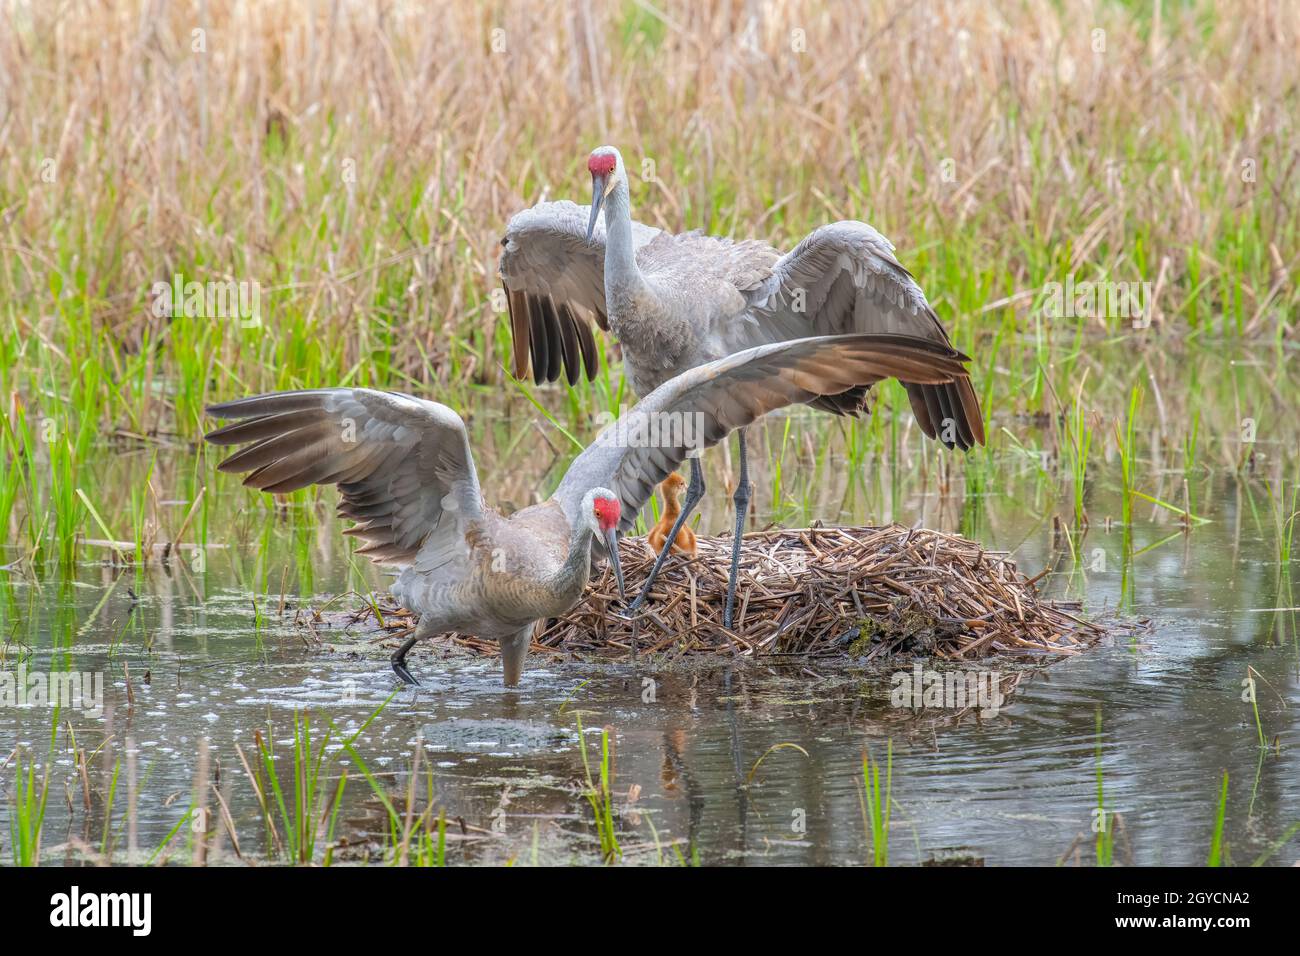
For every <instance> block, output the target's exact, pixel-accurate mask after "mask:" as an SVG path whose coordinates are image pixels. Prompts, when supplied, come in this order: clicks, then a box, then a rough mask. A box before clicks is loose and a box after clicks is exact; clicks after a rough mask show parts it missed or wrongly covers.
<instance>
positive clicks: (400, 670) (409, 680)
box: [393, 654, 420, 687]
mask: <svg viewBox="0 0 1300 956" xmlns="http://www.w3.org/2000/svg"><path fill="white" fill-rule="evenodd" d="M393 673H394V674H396V675H397V676H398V677H400V678H401V679H402V683H404V684H410V685H411V686H412V687H419V686H420V682H419V681H418V680H416V679H415V678H414V677H412V676H411V672H410V671H408V670H407V669H406V661H404V660H398V659H397V655H396V654H394V655H393Z"/></svg>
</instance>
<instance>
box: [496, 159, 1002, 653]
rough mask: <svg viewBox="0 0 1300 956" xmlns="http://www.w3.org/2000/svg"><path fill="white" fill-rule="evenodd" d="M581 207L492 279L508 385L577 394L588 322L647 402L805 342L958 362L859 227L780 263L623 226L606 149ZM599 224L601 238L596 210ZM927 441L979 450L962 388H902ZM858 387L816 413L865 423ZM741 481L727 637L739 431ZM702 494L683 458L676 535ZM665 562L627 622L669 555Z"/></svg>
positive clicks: (615, 170)
mask: <svg viewBox="0 0 1300 956" xmlns="http://www.w3.org/2000/svg"><path fill="white" fill-rule="evenodd" d="M587 169H588V171H589V172H590V173H591V185H592V198H591V205H590V206H578V205H575V204H574V203H571V202H549V203H541V204H539V205H537V206H534V207H533V208H532V209H527V210H524V211H523V212H521V213H518V214H517V215H516V216H514V217H513V218H512V219H511V220H510V223H509V224H508V225H507V227H506V234H505V237H504V238H503V239H502V240H501V245H502V247H503V249H502V252H501V261H500V268H499V272H500V275H501V279H502V282H503V283H504V285H505V288H506V292H507V302H508V304H509V307H510V327H511V334H512V338H513V341H514V353H515V361H514V367H515V376H516V377H517V378H522V377H523V376H524V375H525V374H527V370H528V364H529V361H530V360H531V363H532V369H533V377H534V380H535V381H537V382H538V384H541V383H542V382H545V381H555V380H556V379H557V378H559V375H560V372H561V370H563V371H564V372H565V374H566V375H567V377H568V380H569V383H570V384H573V383H575V382H576V381H577V378H578V373H579V365H578V356H579V355H581V357H582V361H583V364H585V366H586V369H587V375H588V377H589V378H591V377H594V375H595V356H596V348H595V343H594V340H593V338H592V333H591V328H590V321H591V320H592V319H594V320H595V321H596V323H597V324H598V325H600V326H601V328H607V329H609V330H610V331H612V332H613V333H614V335H615V336H616V337H617V338H618V340H619V342H620V344H621V345H622V347H623V361H624V367H625V369H626V372H627V377H628V381H629V382H630V383H631V385H632V388H633V390H634V391H635V392H636V393H637V394H638V395H646V394H649V393H650V392H651V391H652V390H653V389H655V388H656V387H658V386H659V385H660V384H662V383H663V382H664V381H666V380H668V379H669V378H671V377H672V376H674V375H676V374H678V373H680V372H682V371H683V370H685V369H688V368H692V367H694V366H697V365H700V364H703V363H705V362H711V361H714V360H716V359H718V358H720V357H722V356H725V355H731V354H733V353H736V352H740V351H742V350H744V349H748V348H752V347H754V346H756V345H763V344H767V343H772V342H783V341H790V340H793V339H800V338H803V337H805V336H810V335H817V336H821V335H848V334H851V333H870V332H876V333H884V332H887V333H901V334H905V335H912V336H917V337H919V338H922V339H926V340H928V341H930V342H933V343H935V345H936V346H938V347H940V348H941V349H944V350H946V351H947V353H948V354H950V355H956V354H957V353H956V352H954V351H952V346H951V343H950V341H949V339H948V335H947V333H946V332H945V331H944V328H943V326H942V325H941V324H940V323H939V318H938V316H936V315H935V313H934V310H933V309H932V308H931V307H930V304H929V303H928V302H927V301H926V298H925V293H923V292H922V291H921V288H920V286H918V285H917V283H916V280H915V279H914V278H913V277H912V275H911V273H909V272H908V271H907V270H906V269H904V268H903V266H902V265H900V264H899V262H898V260H897V259H896V258H894V247H893V245H892V244H891V243H890V242H889V240H888V239H886V238H885V237H884V236H882V235H881V234H880V233H878V232H876V230H875V229H873V228H872V227H871V226H869V225H867V224H866V223H864V222H837V223H832V224H831V225H827V226H822V227H820V228H818V229H815V230H814V231H813V232H811V233H810V234H809V235H808V236H807V237H806V238H804V240H803V241H802V242H800V243H799V245H798V246H796V247H795V249H794V251H793V252H790V253H787V254H785V255H782V254H781V253H780V252H779V251H777V250H776V249H774V248H772V247H771V246H769V245H768V244H767V243H764V242H759V241H756V240H746V241H743V242H734V241H732V240H730V239H723V238H720V237H717V236H706V235H704V234H702V233H700V232H688V233H684V234H681V235H674V234H672V233H668V232H664V231H662V230H658V229H654V228H651V227H649V226H644V225H642V224H641V223H638V222H635V221H634V220H633V219H632V215H631V207H630V198H629V192H628V179H627V170H626V168H625V167H624V165H623V157H622V156H621V155H620V154H619V152H618V150H617V149H615V148H614V147H612V146H602V147H600V148H599V149H597V150H595V151H594V152H593V153H592V154H591V156H590V157H589V159H588V160H587ZM602 209H603V210H604V213H605V216H604V229H602V228H601V216H600V214H601V211H602ZM902 381H903V385H904V387H905V388H906V390H907V395H908V399H909V400H910V402H911V405H912V413H913V415H914V416H915V417H916V421H917V423H918V424H919V425H920V427H921V431H922V432H924V433H925V435H926V436H927V437H929V438H936V439H938V440H939V441H940V442H942V443H943V444H944V445H946V446H947V447H949V448H954V447H956V448H961V449H963V450H966V449H969V448H972V447H974V446H975V445H976V444H983V443H984V420H983V416H982V414H981V412H980V406H979V399H978V398H977V397H976V395H975V389H974V388H973V387H972V385H971V382H970V379H969V378H967V377H964V376H963V377H961V378H957V379H953V380H952V381H950V382H946V383H939V384H935V383H926V382H921V381H915V380H909V379H906V378H903V379H902ZM867 387H868V386H866V385H865V384H864V385H859V386H857V387H855V388H853V389H850V390H848V391H846V392H844V393H842V394H838V395H820V396H817V397H815V398H813V399H811V400H810V402H809V404H811V405H813V406H815V407H817V408H821V409H823V410H826V411H829V412H832V413H834V414H837V415H858V414H860V413H863V412H865V411H866V409H865V401H866V392H867ZM737 443H738V451H739V455H740V476H739V481H738V482H737V484H736V491H735V496H734V501H735V507H736V529H735V535H734V537H733V539H732V555H731V575H730V580H729V584H728V589H727V604H726V608H725V611H724V616H723V622H724V625H725V626H726V627H731V624H732V613H733V610H734V607H735V595H736V575H737V571H738V569H739V566H740V542H741V536H742V535H743V533H744V526H745V512H746V510H747V509H748V506H749V499H750V487H749V469H748V461H747V458H748V456H747V452H746V447H745V431H744V429H743V428H742V429H740V430H739V432H738V434H737ZM703 496H704V470H703V468H702V467H701V465H700V462H699V459H698V458H692V459H691V481H690V485H689V486H688V487H687V491H686V501H685V503H684V504H683V506H682V509H681V514H680V515H679V516H678V519H677V525H676V526H675V528H674V531H673V534H672V535H669V536H668V537H667V540H668V541H672V540H674V538H675V535H676V531H677V530H679V529H680V528H681V527H682V525H683V524H684V523H685V521H686V519H687V518H688V517H689V515H690V513H691V512H692V511H693V510H694V508H695V506H696V505H697V504H698V503H699V501H700V499H701V498H702V497H703ZM668 550H669V546H668V545H667V544H665V546H664V547H663V548H662V549H661V550H660V552H659V555H658V557H657V558H656V560H655V563H654V566H653V567H652V568H651V571H650V576H649V578H648V580H647V581H646V583H645V586H644V588H643V589H642V591H641V593H640V595H638V597H637V599H636V600H635V601H634V602H633V603H632V605H631V607H630V608H629V610H630V611H635V610H636V609H637V608H639V607H640V606H641V604H642V603H643V602H644V601H645V599H646V596H647V595H648V594H649V593H650V586H651V584H652V583H653V582H654V579H655V576H656V575H657V574H658V572H659V568H660V566H661V565H662V564H663V561H664V558H665V557H666V556H667V554H668Z"/></svg>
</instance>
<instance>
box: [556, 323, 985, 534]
mask: <svg viewBox="0 0 1300 956" xmlns="http://www.w3.org/2000/svg"><path fill="white" fill-rule="evenodd" d="M968 361H969V359H968V358H967V357H966V356H965V355H962V354H961V353H960V352H957V351H955V350H954V349H952V348H951V347H950V346H946V345H941V344H939V343H937V342H934V341H931V340H929V339H922V338H918V337H916V336H908V335H896V334H849V335H834V336H818V337H815V338H804V339H798V340H795V341H790V342H777V343H773V344H769V345H761V346H757V347H755V348H752V349H748V350H746V351H743V352H738V353H736V354H735V355H731V356H728V357H727V358H723V359H719V360H717V361H715V362H709V363H707V364H705V365H699V366H696V367H695V368H692V369H689V370H688V371H686V372H683V373H682V374H681V375H678V376H677V377H676V378H673V379H670V380H669V381H667V382H665V383H664V384H663V385H661V386H659V387H658V388H657V389H655V390H654V391H653V392H651V393H650V394H649V395H647V396H646V397H645V398H644V399H642V400H641V401H640V402H638V403H637V404H636V405H635V406H633V407H632V409H631V410H630V411H628V412H627V414H625V415H624V416H623V417H622V418H620V419H619V420H618V421H617V422H615V423H613V424H612V425H609V426H607V427H606V428H605V429H604V430H603V431H602V432H601V433H600V434H599V435H598V436H597V437H596V439H595V441H593V442H592V443H591V445H589V446H588V447H587V448H586V450H584V451H583V452H582V453H581V454H580V455H578V457H577V458H575V459H574V461H573V464H572V465H570V466H569V470H568V472H566V474H565V476H564V479H563V480H562V481H561V482H560V486H559V488H558V489H557V490H556V492H555V497H556V498H557V499H558V500H559V502H560V504H561V505H562V506H563V507H564V509H565V513H566V514H567V515H568V516H569V519H570V521H571V522H573V521H576V520H577V519H578V514H577V511H578V508H579V507H580V505H581V502H582V497H583V495H584V494H586V492H587V491H588V490H589V489H590V488H593V487H608V488H610V489H611V490H612V491H614V492H615V493H616V494H618V495H619V497H620V499H621V500H622V504H623V515H622V521H621V525H620V527H621V528H622V530H624V531H626V530H629V529H630V528H631V527H632V526H633V525H634V524H635V522H636V517H637V514H638V513H639V512H640V510H641V508H642V506H643V505H644V504H645V502H646V501H647V500H648V499H649V497H650V493H651V490H652V489H653V488H654V486H655V485H657V484H658V483H659V482H661V481H663V479H664V478H665V477H666V476H667V475H668V473H669V472H672V471H676V470H677V468H678V467H679V466H680V465H681V463H682V462H683V461H684V460H685V459H686V458H687V457H688V455H689V454H691V453H693V452H694V451H695V450H697V449H698V450H703V449H704V448H707V447H709V446H711V445H714V444H717V443H718V442H719V441H721V440H722V439H723V438H725V437H726V436H727V434H728V433H730V432H731V431H733V430H735V429H737V428H742V427H744V426H746V425H749V424H751V423H752V422H754V421H756V420H757V419H759V418H761V417H762V416H763V415H766V414H767V413H768V412H771V411H773V410H775V409H778V408H782V407H784V406H786V405H794V404H799V403H803V402H808V401H811V400H813V399H815V398H817V397H819V396H826V395H838V394H841V393H843V392H845V391H848V390H849V389H852V388H859V387H863V386H870V385H874V384H875V383H876V382H879V381H881V380H882V379H886V378H896V379H899V380H901V381H907V382H916V383H919V384H922V385H941V384H945V383H960V382H964V381H968V379H967V374H968V373H967V371H966V368H965V365H964V364H963V363H965V362H968Z"/></svg>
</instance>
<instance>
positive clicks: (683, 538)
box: [645, 471, 695, 558]
mask: <svg viewBox="0 0 1300 956" xmlns="http://www.w3.org/2000/svg"><path fill="white" fill-rule="evenodd" d="M659 487H660V489H662V491H663V495H664V511H663V514H661V515H660V516H659V521H658V523H657V524H656V525H655V526H654V527H653V528H651V529H650V533H649V534H647V535H646V536H645V540H646V544H648V545H650V549H651V550H652V551H653V552H654V553H655V554H658V553H659V552H660V551H661V550H663V546H664V542H665V541H667V540H668V533H669V532H670V531H672V529H673V525H674V524H676V523H677V516H678V515H679V514H681V513H682V492H683V491H685V490H686V479H684V478H683V477H682V476H681V475H679V474H678V473H677V472H675V471H674V472H670V473H669V475H668V477H667V478H665V479H664V480H663V484H661V485H660V486H659ZM673 550H674V551H676V552H677V553H678V554H684V555H686V556H687V557H688V558H693V557H695V532H694V531H692V530H691V529H690V526H689V525H686V524H683V525H682V527H681V530H680V531H678V532H677V540H676V541H674V542H673Z"/></svg>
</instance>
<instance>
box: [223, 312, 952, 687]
mask: <svg viewBox="0 0 1300 956" xmlns="http://www.w3.org/2000/svg"><path fill="white" fill-rule="evenodd" d="M962 359H963V357H962V356H952V355H949V354H948V351H947V350H945V349H941V348H937V347H936V346H934V345H933V343H930V342H926V341H924V340H920V339H910V338H908V337H906V336H896V335H857V336H846V337H842V338H809V339H804V340H801V341H797V342H787V343H779V344H776V345H769V346H762V347H758V348H754V349H749V350H747V351H745V352H742V353H740V354H738V355H733V356H730V357H729V358H726V359H723V360H720V361H717V362H712V363H709V364H706V365H702V366H699V367H697V368H694V369H691V370H690V371H688V372H686V373H685V374H683V375H680V376H678V377H677V378H674V379H671V380H670V381H668V382H665V383H664V384H663V385H661V386H659V387H658V388H656V389H654V390H653V391H652V392H651V393H650V394H649V395H647V396H646V397H645V398H644V399H642V400H641V401H640V402H638V403H637V405H636V406H634V407H633V408H632V409H631V410H630V411H628V412H627V414H626V415H624V416H622V417H621V418H620V419H619V420H618V421H616V422H614V423H613V424H611V425H610V426H609V427H607V428H606V429H605V430H604V431H602V432H601V434H600V435H598V436H597V437H596V439H595V441H593V442H592V444H591V445H589V446H588V447H587V448H586V450H584V451H583V452H582V453H581V454H580V455H578V456H577V457H576V458H575V459H574V460H573V463H572V464H571V465H570V466H569V469H568V471H567V472H566V473H565V476H564V478H563V480H562V481H561V482H560V485H559V487H558V488H557V489H556V490H555V494H553V495H552V496H551V497H550V499H548V500H547V501H545V502H542V503H541V504H538V505H533V506H531V507H527V508H523V509H521V510H519V511H516V512H515V513H514V514H512V515H510V516H509V517H506V516H503V515H501V514H499V513H498V512H496V511H494V510H493V509H492V508H490V507H488V506H487V505H485V504H484V502H483V498H482V495H481V493H480V490H479V480H478V472H477V470H476V469H475V467H474V457H473V454H472V453H471V452H470V446H469V435H468V434H467V432H466V429H465V423H464V421H463V420H462V419H461V417H460V416H459V415H458V414H456V412H455V411H453V410H452V409H450V408H448V407H447V406H446V405H440V404H438V403H437V402H430V401H425V400H422V399H419V398H414V397H412V396H410V395H404V394H399V393H395V392H380V391H373V390H371V389H366V388H323V389H309V390H305V391H296V392H278V393H273V394H269V395H258V396H254V397H251V398H243V399H236V400H235V401H230V402H224V403H222V404H220V405H213V406H211V407H210V408H209V409H208V412H209V414H211V415H214V416H216V417H219V418H226V419H236V421H235V422H234V423H233V424H230V425H226V426H224V427H222V428H218V429H217V430H216V431H213V432H210V433H209V434H208V435H207V436H206V438H207V440H208V441H209V442H211V443H213V444H215V445H241V444H247V447H245V448H242V449H240V450H239V451H237V452H235V453H234V454H233V455H231V456H230V457H229V458H227V459H226V460H225V461H223V462H222V463H221V465H220V466H219V467H220V469H221V470H222V471H227V472H234V473H243V472H248V475H247V477H246V478H245V479H244V484H246V485H249V486H250V487H253V488H260V489H262V490H263V491H269V492H276V493H284V492H290V491H294V490H296V489H299V488H304V487H306V486H308V485H313V484H337V485H338V486H339V491H340V492H341V496H342V497H341V501H340V503H339V514H340V515H341V516H343V517H345V518H351V519H353V520H354V521H356V522H357V524H356V525H354V526H353V527H352V528H349V529H348V531H347V532H346V533H350V534H355V535H358V536H360V537H361V538H363V539H364V540H365V541H366V542H367V544H366V546H365V547H363V548H361V549H360V551H359V553H361V554H367V555H369V556H370V557H371V558H372V559H373V560H375V561H376V562H378V563H382V564H388V565H393V566H396V567H398V568H400V569H401V572H400V574H399V575H398V578H397V581H396V583H395V584H394V585H393V587H392V591H393V594H394V595H395V596H396V597H397V599H398V600H399V601H401V602H402V603H403V604H404V605H405V606H406V607H408V608H410V609H411V610H412V611H414V612H416V613H417V614H418V615H419V623H418V625H417V626H416V628H415V631H414V633H413V634H412V635H411V636H410V637H409V638H408V639H407V641H406V642H405V643H404V644H403V645H402V646H401V647H400V648H399V649H398V650H397V651H396V652H395V653H394V654H393V656H392V666H393V670H394V671H395V672H396V673H397V675H398V677H400V678H401V679H402V680H403V681H406V682H408V683H415V682H416V681H415V679H414V678H413V677H412V676H411V673H410V671H409V670H408V669H407V667H406V655H407V653H408V652H409V651H410V649H411V648H412V647H413V646H414V645H415V644H416V643H417V642H418V641H420V640H421V639H423V638H426V637H430V636H433V635H436V634H441V633H446V632H450V631H457V632H460V633H462V634H472V635H477V636H479V637H485V638H489V639H495V640H497V641H499V642H500V645H501V660H502V665H503V668H504V673H505V683H506V684H507V685H514V684H517V683H518V682H519V678H520V674H521V673H522V671H523V664H524V657H525V655H526V654H527V652H528V645H529V643H530V640H531V636H532V633H533V628H534V625H535V624H536V623H537V622H538V621H539V620H546V619H547V618H551V617H556V616H559V615H561V614H564V613H565V612H567V611H568V610H569V609H570V608H572V607H573V606H574V604H576V603H577V602H578V600H579V598H580V597H581V596H582V594H583V590H584V588H585V587H586V585H587V581H588V578H589V576H590V573H591V569H592V564H593V562H603V561H604V560H606V559H608V560H610V562H611V563H612V565H613V571H614V577H615V580H616V582H617V585H618V590H619V593H620V595H621V594H622V591H623V576H622V571H621V569H620V565H619V561H618V542H617V537H616V535H617V533H618V532H619V531H620V530H621V531H627V530H628V529H629V528H630V527H631V526H632V524H633V523H634V521H635V520H636V515H637V513H638V512H639V511H640V510H641V507H642V505H644V504H645V502H646V499H647V498H648V497H649V495H650V493H651V491H652V489H653V488H654V486H655V485H656V484H658V483H659V482H661V481H663V479H664V478H665V477H666V476H667V475H668V474H669V472H671V471H674V470H675V469H676V468H677V467H678V466H679V465H680V464H681V462H682V460H683V459H684V458H685V457H686V455H687V454H688V452H690V451H691V449H690V448H687V447H684V446H682V445H681V444H679V443H675V442H672V441H669V442H666V443H665V442H661V443H658V444H655V443H647V442H642V441H639V442H629V441H627V440H626V436H627V435H628V434H629V433H631V432H635V433H639V434H654V429H653V427H652V426H653V422H654V421H655V420H672V421H680V420H682V419H684V418H685V417H687V416H691V417H693V418H694V419H696V420H698V421H699V422H700V429H699V439H700V446H701V447H704V446H708V445H712V444H715V443H716V442H718V441H720V440H721V439H722V438H724V437H725V436H726V435H727V434H728V433H729V432H731V431H732V430H733V429H736V428H743V427H744V426H746V425H748V424H750V423H751V422H753V421H754V420H755V419H757V418H759V417H760V416H762V415H764V414H766V413H767V412H769V411H772V410H773V409H776V408H781V407H783V406H785V405H788V404H791V403H794V402H806V401H809V400H811V399H813V398H815V397H816V396H818V395H837V394H840V393H841V392H843V391H845V390H846V389H849V388H854V387H861V386H865V385H870V384H871V383H873V382H877V381H880V380H881V379H883V378H888V377H891V376H892V377H896V378H901V379H905V380H907V381H921V382H934V383H940V382H948V381H953V380H955V379H957V378H961V377H963V376H964V375H965V374H966V372H965V369H964V367H963V365H962ZM648 426H650V427H648Z"/></svg>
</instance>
